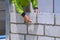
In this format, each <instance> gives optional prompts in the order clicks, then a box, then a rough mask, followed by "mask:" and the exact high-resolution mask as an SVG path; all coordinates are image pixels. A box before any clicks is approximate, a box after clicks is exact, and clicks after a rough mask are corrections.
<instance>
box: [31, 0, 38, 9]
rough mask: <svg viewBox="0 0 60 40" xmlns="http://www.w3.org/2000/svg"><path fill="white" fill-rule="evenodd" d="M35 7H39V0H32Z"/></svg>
mask: <svg viewBox="0 0 60 40" xmlns="http://www.w3.org/2000/svg"><path fill="white" fill-rule="evenodd" d="M31 2H32V6H33V8H34V9H35V8H38V0H31Z"/></svg>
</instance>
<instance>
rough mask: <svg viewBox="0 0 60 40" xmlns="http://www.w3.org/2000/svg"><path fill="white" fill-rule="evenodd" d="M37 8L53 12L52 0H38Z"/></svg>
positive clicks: (41, 10)
mask: <svg viewBox="0 0 60 40" xmlns="http://www.w3.org/2000/svg"><path fill="white" fill-rule="evenodd" d="M38 9H39V11H40V12H48V13H52V12H53V0H38Z"/></svg>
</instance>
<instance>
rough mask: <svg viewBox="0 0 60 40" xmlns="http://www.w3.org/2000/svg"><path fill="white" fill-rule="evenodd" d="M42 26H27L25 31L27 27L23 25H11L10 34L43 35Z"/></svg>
mask: <svg viewBox="0 0 60 40" xmlns="http://www.w3.org/2000/svg"><path fill="white" fill-rule="evenodd" d="M43 30H44V26H43V25H29V26H28V29H27V25H25V24H11V32H12V33H24V34H26V33H27V31H28V34H37V35H43V33H44V31H43Z"/></svg>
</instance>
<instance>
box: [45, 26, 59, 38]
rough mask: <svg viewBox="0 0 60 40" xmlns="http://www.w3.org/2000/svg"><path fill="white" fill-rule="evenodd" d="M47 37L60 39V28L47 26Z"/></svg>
mask: <svg viewBox="0 0 60 40" xmlns="http://www.w3.org/2000/svg"><path fill="white" fill-rule="evenodd" d="M45 35H48V36H53V37H60V26H47V25H46V26H45Z"/></svg>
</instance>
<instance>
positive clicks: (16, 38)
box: [11, 34, 24, 40]
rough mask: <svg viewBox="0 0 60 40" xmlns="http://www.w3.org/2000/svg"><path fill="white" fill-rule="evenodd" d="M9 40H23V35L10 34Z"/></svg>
mask: <svg viewBox="0 0 60 40" xmlns="http://www.w3.org/2000/svg"><path fill="white" fill-rule="evenodd" d="M11 40H24V35H19V34H11Z"/></svg>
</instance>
